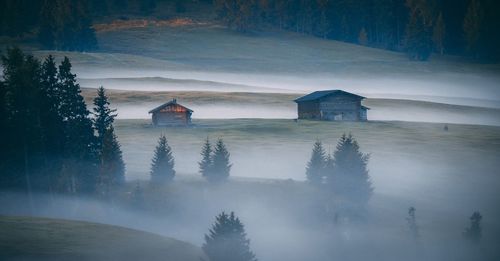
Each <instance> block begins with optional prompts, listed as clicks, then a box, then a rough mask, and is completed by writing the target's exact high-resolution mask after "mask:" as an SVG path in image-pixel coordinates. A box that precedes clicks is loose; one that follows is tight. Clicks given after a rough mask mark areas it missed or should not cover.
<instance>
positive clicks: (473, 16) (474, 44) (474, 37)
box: [464, 0, 484, 58]
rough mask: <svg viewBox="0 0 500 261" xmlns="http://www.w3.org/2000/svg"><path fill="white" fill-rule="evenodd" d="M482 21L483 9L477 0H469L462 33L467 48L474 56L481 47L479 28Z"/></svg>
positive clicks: (476, 55)
mask: <svg viewBox="0 0 500 261" xmlns="http://www.w3.org/2000/svg"><path fill="white" fill-rule="evenodd" d="M483 21H484V10H483V7H482V6H481V3H480V1H479V0H471V1H470V3H469V7H468V8H467V13H466V14H465V18H464V33H465V40H466V41H467V50H468V51H469V52H470V53H471V54H473V55H474V56H475V57H476V58H477V57H478V55H479V51H480V48H481V38H482V34H481V29H482V26H483Z"/></svg>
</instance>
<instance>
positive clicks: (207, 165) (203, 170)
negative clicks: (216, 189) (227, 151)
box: [198, 137, 212, 177]
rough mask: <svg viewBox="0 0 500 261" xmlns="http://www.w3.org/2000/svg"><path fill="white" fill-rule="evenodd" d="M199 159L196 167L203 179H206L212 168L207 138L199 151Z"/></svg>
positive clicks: (210, 149) (210, 146)
mask: <svg viewBox="0 0 500 261" xmlns="http://www.w3.org/2000/svg"><path fill="white" fill-rule="evenodd" d="M201 157H202V158H201V161H200V162H198V166H199V167H200V170H199V172H200V174H201V175H202V176H203V177H208V176H210V174H211V173H210V171H211V167H212V145H211V144H210V140H209V139H208V137H207V139H206V141H205V144H203V148H202V149H201Z"/></svg>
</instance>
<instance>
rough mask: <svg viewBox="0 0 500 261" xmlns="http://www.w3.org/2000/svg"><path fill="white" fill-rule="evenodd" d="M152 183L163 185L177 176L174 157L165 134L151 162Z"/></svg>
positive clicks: (159, 141) (161, 137)
mask: <svg viewBox="0 0 500 261" xmlns="http://www.w3.org/2000/svg"><path fill="white" fill-rule="evenodd" d="M150 173H151V184H152V185H161V184H165V183H166V182H169V181H171V180H172V179H173V178H174V176H175V170H174V157H173V156H172V149H171V148H170V146H169V145H168V143H167V138H166V137H165V135H161V136H160V139H159V140H158V145H157V146H156V149H155V155H154V157H153V160H152V163H151V172H150Z"/></svg>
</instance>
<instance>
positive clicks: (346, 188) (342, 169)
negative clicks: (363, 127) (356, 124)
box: [326, 134, 373, 205]
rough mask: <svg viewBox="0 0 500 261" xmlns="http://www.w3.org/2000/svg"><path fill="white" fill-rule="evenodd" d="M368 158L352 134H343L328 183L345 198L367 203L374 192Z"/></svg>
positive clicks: (335, 153) (328, 176)
mask: <svg viewBox="0 0 500 261" xmlns="http://www.w3.org/2000/svg"><path fill="white" fill-rule="evenodd" d="M368 160H369V155H368V154H363V153H361V152H360V150H359V145H358V143H357V141H356V140H355V139H354V138H353V137H352V135H351V134H349V135H345V134H344V135H342V137H341V138H340V140H339V142H338V144H337V147H336V150H335V152H334V154H333V169H332V171H331V172H329V173H327V176H326V183H327V184H328V185H329V186H330V187H331V189H332V191H333V192H334V193H336V194H337V195H339V196H341V197H343V198H344V199H347V200H350V201H352V202H353V203H358V204H361V205H364V204H366V203H367V202H368V200H369V199H370V197H371V195H372V193H373V188H372V185H371V181H370V177H369V175H368V169H367V164H368Z"/></svg>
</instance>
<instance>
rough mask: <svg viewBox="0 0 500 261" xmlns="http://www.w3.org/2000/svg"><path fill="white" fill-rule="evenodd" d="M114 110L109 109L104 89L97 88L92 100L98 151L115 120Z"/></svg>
mask: <svg viewBox="0 0 500 261" xmlns="http://www.w3.org/2000/svg"><path fill="white" fill-rule="evenodd" d="M115 112H116V109H111V108H110V107H109V101H108V96H106V90H105V89H104V87H102V86H101V87H99V89H98V90H97V97H95V98H94V113H93V114H94V116H95V118H94V129H95V130H96V132H97V141H96V146H97V148H98V149H100V148H101V147H102V144H103V140H104V134H105V133H106V131H108V129H109V128H111V127H112V125H113V122H114V120H115V117H116V116H117V115H116V113H115Z"/></svg>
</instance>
